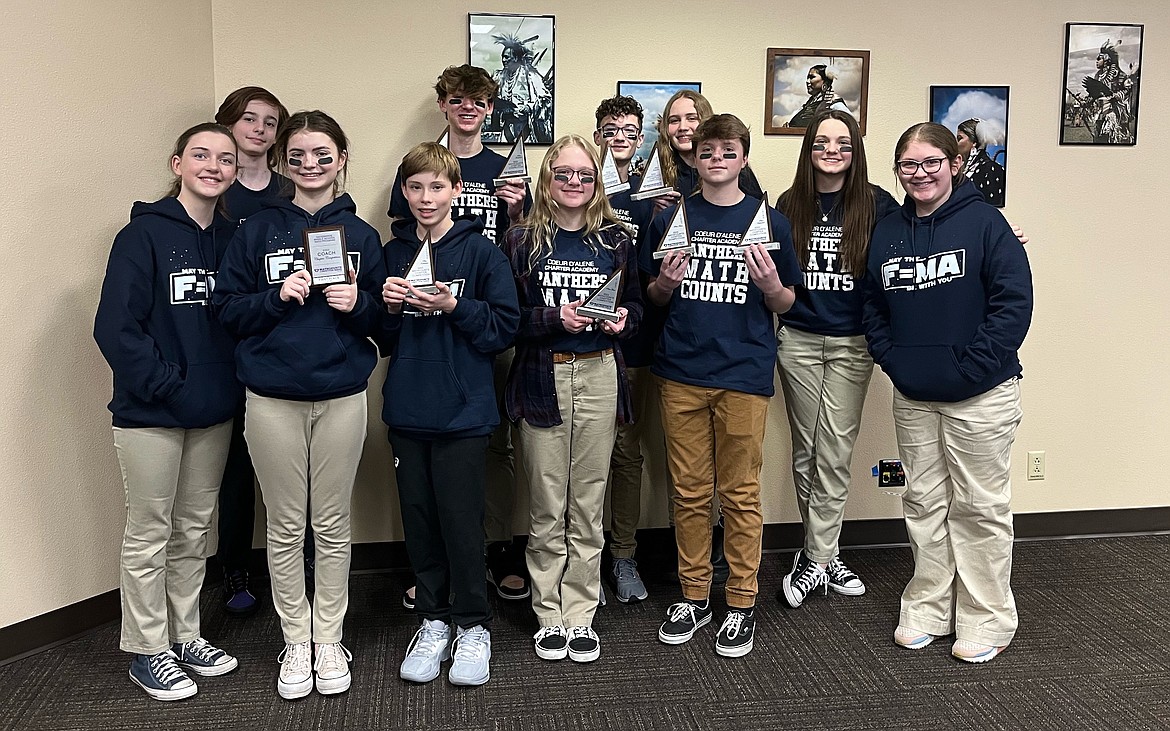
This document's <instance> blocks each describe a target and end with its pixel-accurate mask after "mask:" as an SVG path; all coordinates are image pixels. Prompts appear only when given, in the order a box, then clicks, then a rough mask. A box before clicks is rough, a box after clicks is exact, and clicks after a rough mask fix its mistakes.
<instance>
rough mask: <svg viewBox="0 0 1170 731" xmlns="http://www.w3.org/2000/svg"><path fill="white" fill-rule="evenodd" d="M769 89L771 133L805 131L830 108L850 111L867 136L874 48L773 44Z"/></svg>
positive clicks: (767, 103) (766, 94)
mask: <svg viewBox="0 0 1170 731" xmlns="http://www.w3.org/2000/svg"><path fill="white" fill-rule="evenodd" d="M814 70H815V71H816V73H815V76H814ZM764 87H765V88H764V134H766V135H803V134H804V130H805V127H806V126H807V122H808V120H809V119H811V118H812V117H813V115H814V114H816V112H818V111H820V110H821V109H823V108H826V107H828V108H833V109H845V110H846V111H848V112H849V113H850V114H852V115H853V116H854V117H855V118H856V119H857V124H858V125H859V126H860V127H861V133H862V134H863V135H864V134H865V118H866V108H867V105H868V96H869V51H848V50H825V49H818V48H769V49H768V55H767V61H766V64H765V66H764ZM825 87H828V89H827V90H826V88H825Z"/></svg>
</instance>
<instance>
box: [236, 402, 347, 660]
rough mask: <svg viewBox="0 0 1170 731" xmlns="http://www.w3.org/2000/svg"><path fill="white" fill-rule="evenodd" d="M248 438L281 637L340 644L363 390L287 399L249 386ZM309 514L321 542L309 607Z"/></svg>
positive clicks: (288, 641)
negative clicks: (334, 396)
mask: <svg viewBox="0 0 1170 731" xmlns="http://www.w3.org/2000/svg"><path fill="white" fill-rule="evenodd" d="M244 436H245V437H246V438H247V440H248V450H249V451H250V452H251V454H252V464H253V465H254V466H255V467H256V479H257V481H258V482H259V483H260V492H261V493H263V495H264V506H265V508H266V509H267V512H268V571H269V573H270V574H271V576H272V603H273V605H274V606H275V607H276V613H277V615H278V616H279V617H280V628H281V630H282V631H283V633H284V641H285V642H286V643H298V642H307V641H309V640H312V641H313V642H319V643H322V644H327V643H331V642H340V641H341V637H342V623H343V622H344V620H345V610H346V608H347V607H348V606H349V557H350V543H349V542H350V520H349V519H350V497H351V495H352V494H353V481H354V477H355V476H356V475H357V468H358V462H359V460H361V456H362V445H363V443H364V442H365V438H366V394H365V392H362V393H356V394H354V395H352V396H345V397H343V398H337V399H331V400H329V401H289V400H286V399H276V398H268V397H266V396H259V395H257V394H255V393H253V392H252V391H248V412H247V417H246V420H245V426H244ZM307 506H310V507H311V509H312V515H311V516H308V517H307V516H306V512H307V510H308V508H307ZM310 520H311V521H312V525H313V539H314V544H315V547H316V562H315V565H316V570H315V572H314V590H313V604H312V607H310V606H309V601H308V599H307V598H306V596H305V567H304V558H303V555H302V550H303V547H304V543H305V525H306V524H307V523H308V522H309V521H310Z"/></svg>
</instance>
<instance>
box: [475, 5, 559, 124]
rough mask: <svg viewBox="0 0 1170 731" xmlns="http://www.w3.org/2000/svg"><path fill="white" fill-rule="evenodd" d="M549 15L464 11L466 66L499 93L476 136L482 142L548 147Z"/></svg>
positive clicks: (552, 20) (551, 51)
mask: <svg viewBox="0 0 1170 731" xmlns="http://www.w3.org/2000/svg"><path fill="white" fill-rule="evenodd" d="M555 30H556V18H555V16H552V15H514V14H495V13H469V14H468V15H467V37H468V44H469V45H468V54H467V56H468V62H469V63H470V64H471V65H473V66H479V67H480V68H482V69H484V70H486V71H487V72H488V73H489V74H491V76H492V78H493V79H495V82H496V83H497V84H499V86H500V89H499V91H498V92H497V93H496V98H495V99H494V100H493V102H492V112H491V114H490V115H488V118H487V119H486V120H485V121H484V124H483V130H482V132H481V133H480V136H481V138H482V139H483V142H484V143H485V144H500V145H504V144H509V145H510V144H514V143H515V142H516V140H517V139H519V138H520V137H523V138H524V143H525V144H529V145H551V144H552V142H553V140H554V139H556V135H555V134H554V132H553V88H554V84H553V69H554V65H553V55H554V53H555V43H554V31H555Z"/></svg>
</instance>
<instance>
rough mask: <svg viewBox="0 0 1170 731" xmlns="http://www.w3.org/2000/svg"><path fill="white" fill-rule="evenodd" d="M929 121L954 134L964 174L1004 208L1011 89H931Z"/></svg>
mask: <svg viewBox="0 0 1170 731" xmlns="http://www.w3.org/2000/svg"><path fill="white" fill-rule="evenodd" d="M930 121H932V122H937V123H939V124H941V125H942V126H944V127H946V128H947V129H949V130H950V131H952V132H954V133H955V137H957V138H958V139H959V152H960V154H962V155H963V174H964V175H966V176H967V177H968V178H969V179H970V180H971V182H972V183H974V184H975V187H976V188H978V189H979V192H980V193H982V194H983V198H984V199H985V200H986V201H987V202H988V203H990V204H991V205H993V206H995V207H996V208H1003V206H1004V201H1005V200H1006V185H1007V140H1008V136H1007V135H1008V87H1006V86H932V87H930Z"/></svg>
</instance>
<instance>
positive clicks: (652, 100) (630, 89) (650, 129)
mask: <svg viewBox="0 0 1170 731" xmlns="http://www.w3.org/2000/svg"><path fill="white" fill-rule="evenodd" d="M683 89H688V90H690V91H697V92H699V93H702V92H703V84H702V83H701V82H698V81H619V82H618V84H617V93H619V94H621V95H622V96H632V97H633V98H635V99H637V100H638V103H639V104H641V105H642V114H643V118H642V135H643V141H642V146H641V147H639V148H638V151H637V152H635V153H634V159H633V161H632V164H633V165H634V166H635V168H634V169H635V170H637V169H640V167H641V165H642V163H644V162H645V161H646V160H649V159H650V151H651V150H653V149H654V143H656V142H658V120H659V119H660V118H661V117H662V115H663V114H665V113H666V102H667V101H668V100H669V99H670V98H671V97H672V96H674V95H675V93H676V92H679V91H682V90H683Z"/></svg>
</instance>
